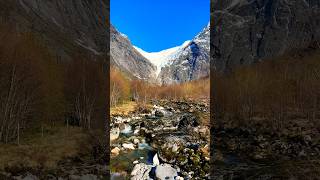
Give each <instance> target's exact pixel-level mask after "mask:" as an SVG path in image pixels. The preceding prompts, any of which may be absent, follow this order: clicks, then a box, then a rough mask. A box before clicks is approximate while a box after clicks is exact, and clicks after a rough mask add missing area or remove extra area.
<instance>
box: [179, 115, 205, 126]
mask: <svg viewBox="0 0 320 180" xmlns="http://www.w3.org/2000/svg"><path fill="white" fill-rule="evenodd" d="M199 125H200V122H199V120H198V119H197V118H196V117H195V116H193V115H190V114H185V115H183V116H181V117H180V120H179V124H178V129H180V130H181V129H185V128H187V127H188V126H192V127H197V126H199Z"/></svg>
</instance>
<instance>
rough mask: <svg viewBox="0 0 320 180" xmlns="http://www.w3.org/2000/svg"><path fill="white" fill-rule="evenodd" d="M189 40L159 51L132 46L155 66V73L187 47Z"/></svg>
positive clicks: (157, 73)
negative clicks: (149, 50)
mask: <svg viewBox="0 0 320 180" xmlns="http://www.w3.org/2000/svg"><path fill="white" fill-rule="evenodd" d="M190 42H191V41H190V40H188V41H185V42H184V43H183V44H182V45H181V46H176V47H173V48H169V49H166V50H162V51H159V52H146V51H144V50H142V49H141V48H139V47H136V46H133V47H134V48H135V49H136V50H137V51H138V52H139V53H140V54H141V55H143V56H144V57H145V58H147V59H148V60H149V61H150V62H151V63H152V64H153V65H155V66H156V67H157V71H156V75H157V76H158V75H159V74H160V71H161V68H162V67H164V66H165V65H167V64H169V63H170V61H171V60H173V59H174V58H175V57H176V56H177V55H178V54H179V52H182V51H183V49H185V48H186V47H188V45H189V44H190Z"/></svg>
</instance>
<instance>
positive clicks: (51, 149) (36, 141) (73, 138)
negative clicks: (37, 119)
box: [0, 127, 87, 170]
mask: <svg viewBox="0 0 320 180" xmlns="http://www.w3.org/2000/svg"><path fill="white" fill-rule="evenodd" d="M36 136H37V137H36ZM86 139H87V137H86V135H85V133H84V132H83V130H82V129H81V128H75V127H72V128H69V129H67V128H62V127H60V128H56V129H55V130H50V131H47V132H46V135H45V136H44V137H42V136H41V134H40V135H39V134H37V135H32V136H30V137H28V138H26V139H24V140H23V141H22V142H23V143H22V144H20V145H15V144H0V170H3V169H4V168H10V167H28V168H45V169H52V168H56V167H57V163H58V162H59V161H61V160H63V159H65V158H68V157H74V156H76V155H77V154H79V152H80V150H81V149H80V147H79V144H80V143H81V142H82V141H85V140H86Z"/></svg>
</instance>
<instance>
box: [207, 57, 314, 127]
mask: <svg viewBox="0 0 320 180" xmlns="http://www.w3.org/2000/svg"><path fill="white" fill-rule="evenodd" d="M213 82H214V84H213V87H214V89H213V91H214V94H215V96H214V97H213V99H214V102H215V104H216V106H215V110H216V112H217V114H218V116H219V117H218V118H217V119H216V121H218V120H222V119H224V118H227V117H229V118H232V119H233V120H235V119H238V120H239V123H241V124H242V125H244V124H246V125H248V124H250V121H251V119H252V118H253V117H260V118H261V117H262V118H264V119H266V120H267V121H268V122H269V123H268V124H270V125H271V126H272V128H276V129H279V128H281V127H282V126H283V125H285V123H286V122H285V121H286V120H287V119H290V118H294V117H293V116H292V114H296V115H298V116H299V117H303V118H305V119H309V120H312V121H317V119H319V110H320V53H319V52H316V53H312V54H309V55H304V56H303V57H301V56H288V57H287V56H283V57H280V58H277V59H274V60H266V61H264V62H262V63H259V64H256V65H253V66H247V67H241V68H238V69H236V70H234V71H233V72H231V73H230V74H228V75H224V76H221V75H215V76H214V79H213ZM227 119H228V118H227Z"/></svg>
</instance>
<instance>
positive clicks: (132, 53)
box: [110, 25, 156, 82]
mask: <svg viewBox="0 0 320 180" xmlns="http://www.w3.org/2000/svg"><path fill="white" fill-rule="evenodd" d="M110 54H111V57H112V59H113V61H112V64H113V65H115V66H117V67H118V68H120V69H121V70H122V71H124V72H126V73H127V74H129V75H131V76H133V77H135V78H138V79H141V80H145V81H149V82H154V81H155V78H156V73H155V72H156V67H155V66H154V65H153V64H152V63H151V62H150V61H149V60H148V59H146V58H145V57H144V56H143V55H141V54H140V53H139V52H138V51H137V50H136V49H135V48H134V47H133V45H132V44H131V42H130V41H129V39H128V38H127V37H126V36H125V35H123V34H121V33H120V32H119V31H117V30H116V29H115V28H114V27H113V26H112V25H111V29H110Z"/></svg>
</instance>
